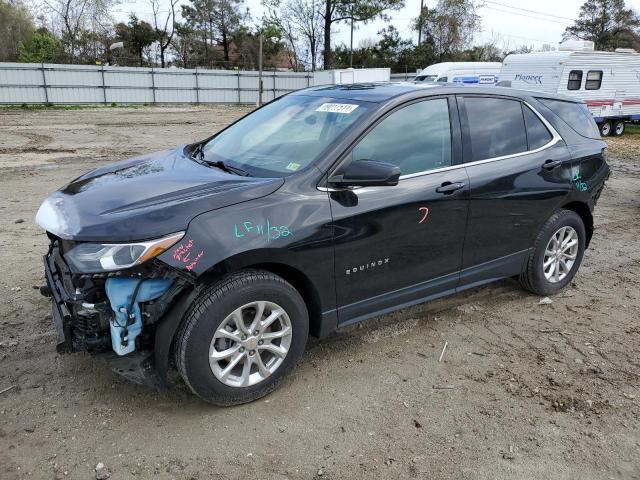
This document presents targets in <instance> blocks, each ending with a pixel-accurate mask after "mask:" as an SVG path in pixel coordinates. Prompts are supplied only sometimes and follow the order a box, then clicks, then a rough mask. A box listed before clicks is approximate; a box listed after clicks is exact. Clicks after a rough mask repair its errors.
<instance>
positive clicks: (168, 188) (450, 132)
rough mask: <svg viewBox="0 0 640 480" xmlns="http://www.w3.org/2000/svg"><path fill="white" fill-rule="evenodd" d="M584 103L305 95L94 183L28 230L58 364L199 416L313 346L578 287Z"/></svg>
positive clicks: (267, 382)
mask: <svg viewBox="0 0 640 480" xmlns="http://www.w3.org/2000/svg"><path fill="white" fill-rule="evenodd" d="M604 150H605V143H604V142H603V141H602V140H601V139H600V135H599V132H598V128H597V127H596V124H595V122H594V121H593V119H592V118H591V116H590V114H589V112H588V111H587V110H586V108H585V106H584V104H582V103H576V102H575V101H572V100H570V99H567V98H561V97H557V96H549V95H547V94H542V93H534V92H524V91H517V90H512V89H509V88H499V87H486V88H483V87H464V86H451V85H420V84H412V83H398V84H394V83H391V84H369V85H366V84H363V85H349V86H328V87H318V88H310V89H306V90H301V91H298V92H296V93H293V94H290V95H287V96H284V97H282V98H279V99H277V100H275V101H273V102H271V103H269V104H268V105H265V106H264V107H262V108H260V109H258V110H255V111H254V112H252V113H250V114H249V115H247V116H245V117H244V118H242V119H240V120H238V121H237V122H236V123H234V124H232V125H230V126H229V127H227V128H226V129H224V130H222V131H221V132H219V133H217V134H216V135H214V136H212V137H211V138H208V139H207V140H204V141H202V142H198V143H196V144H192V145H187V146H182V147H179V148H177V149H175V150H169V151H165V152H160V153H155V154H151V155H147V156H143V157H140V158H136V159H133V160H127V161H124V162H120V163H116V164H114V165H110V166H105V167H102V168H99V169H97V170H94V171H92V172H90V173H87V174H86V175H83V176H81V177H79V178H77V179H76V180H74V181H72V182H71V183H70V184H69V185H67V186H65V187H64V188H62V189H61V190H59V191H57V192H55V193H54V194H52V195H51V196H50V197H49V198H48V199H47V200H46V201H45V202H44V203H43V204H42V206H41V207H40V210H39V212H38V215H37V221H38V223H39V224H40V225H41V226H42V227H44V228H45V229H46V230H47V232H48V235H49V237H50V239H51V245H50V248H49V252H48V253H47V255H46V256H45V257H44V264H45V271H46V278H47V286H46V287H43V288H42V291H43V293H44V294H45V295H49V296H51V297H52V299H53V319H54V323H55V326H56V328H57V330H58V334H59V344H58V349H59V351H89V352H91V353H93V354H96V355H101V356H105V357H108V359H109V361H110V362H111V363H112V366H113V368H114V369H115V370H116V371H117V372H119V373H121V374H123V375H125V376H126V377H128V378H130V379H131V380H134V381H137V382H141V383H147V384H151V385H154V386H156V387H162V386H164V385H165V384H166V382H167V370H168V365H169V358H170V357H173V358H174V359H175V364H176V367H177V370H178V371H179V373H180V374H181V376H182V378H183V379H184V381H185V382H186V384H187V385H188V386H189V387H190V388H191V390H193V392H195V393H196V394H197V395H199V396H200V397H202V398H203V399H205V400H207V401H209V402H212V403H215V404H218V405H231V404H237V403H242V402H247V401H251V400H254V399H256V398H259V397H260V396H262V395H265V394H267V393H268V392H270V391H271V390H273V389H274V388H275V387H276V386H277V384H278V383H279V382H280V380H281V379H282V378H283V377H284V376H285V375H286V374H287V373H289V372H290V371H291V369H292V368H293V367H294V365H295V363H296V362H297V360H298V359H299V358H300V357H301V356H302V354H303V351H304V349H305V344H306V343H307V336H308V334H309V333H310V334H312V335H315V336H318V337H322V336H325V335H327V334H329V333H331V332H333V331H335V330H336V329H339V328H340V327H343V326H345V325H349V324H353V323H355V322H359V321H361V320H364V319H366V318H369V317H372V316H375V315H380V314H384V313H387V312H391V311H393V310H396V309H399V308H403V307H407V306H409V305H414V304H417V303H421V302H425V301H427V300H430V299H433V298H436V297H441V296H443V295H448V294H451V293H455V292H460V291H462V290H464V289H467V288H470V287H476V286H478V285H482V284H485V283H488V282H492V281H494V280H498V279H501V278H505V277H517V278H519V279H520V281H521V283H522V285H523V286H524V287H525V288H526V289H528V290H530V291H532V292H535V293H537V294H540V295H550V294H554V293H556V292H558V291H559V290H560V289H562V288H563V287H565V286H566V285H567V284H568V283H569V282H570V281H571V279H572V278H573V277H574V275H575V274H576V271H577V270H578V267H579V266H580V262H581V260H582V256H583V253H584V250H585V248H586V247H587V246H588V244H589V240H590V238H591V235H592V231H593V216H592V211H593V208H594V205H595V203H596V201H597V199H598V196H599V195H600V192H601V191H602V188H603V186H604V182H605V180H606V179H607V178H608V175H609V167H608V166H607V164H606V162H605V160H604V156H603V154H604Z"/></svg>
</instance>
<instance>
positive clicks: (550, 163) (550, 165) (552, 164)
mask: <svg viewBox="0 0 640 480" xmlns="http://www.w3.org/2000/svg"><path fill="white" fill-rule="evenodd" d="M560 165H562V162H561V161H560V160H547V161H546V162H544V163H543V164H542V168H544V169H545V170H553V169H554V168H556V167H559V166H560Z"/></svg>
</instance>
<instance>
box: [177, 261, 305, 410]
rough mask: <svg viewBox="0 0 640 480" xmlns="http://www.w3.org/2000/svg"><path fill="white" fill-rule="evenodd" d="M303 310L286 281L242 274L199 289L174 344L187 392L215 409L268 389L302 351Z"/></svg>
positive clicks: (254, 273)
mask: <svg viewBox="0 0 640 480" xmlns="http://www.w3.org/2000/svg"><path fill="white" fill-rule="evenodd" d="M308 331H309V320H308V313H307V308H306V305H305V303H304V301H303V299H302V297H301V296H300V294H299V293H298V291H297V290H296V289H295V288H293V286H291V285H290V284H289V283H288V282H286V281H285V280H284V279H282V278H281V277H278V276H277V275H274V274H272V273H269V272H264V271H258V270H247V271H242V272H238V273H235V274H232V275H230V276H229V277H227V278H226V279H223V280H222V281H220V282H218V283H216V284H215V285H212V286H211V287H209V288H208V289H206V290H204V291H203V292H202V294H201V295H200V296H199V297H198V299H197V300H196V302H195V303H194V306H193V307H192V308H191V309H190V311H189V312H188V313H187V315H186V318H185V320H184V322H183V325H182V327H181V329H180V331H179V333H178V337H177V340H176V349H175V350H176V364H177V366H178V370H179V372H180V374H181V376H182V378H183V379H184V381H185V383H186V384H187V385H188V386H189V388H191V390H192V391H193V392H194V393H195V394H196V395H198V396H199V397H201V398H202V399H204V400H206V401H207V402H210V403H213V404H215V405H236V404H240V403H246V402H250V401H252V400H255V399H257V398H260V397H262V396H264V395H266V394H268V393H269V392H271V391H272V390H274V389H275V388H276V387H277V386H278V384H279V383H280V381H281V380H282V379H283V378H284V377H285V376H286V375H287V374H288V373H289V372H290V371H291V370H292V369H293V367H294V366H295V364H296V362H297V361H298V360H299V359H300V357H301V356H302V354H303V352H304V348H305V345H306V342H307V336H308Z"/></svg>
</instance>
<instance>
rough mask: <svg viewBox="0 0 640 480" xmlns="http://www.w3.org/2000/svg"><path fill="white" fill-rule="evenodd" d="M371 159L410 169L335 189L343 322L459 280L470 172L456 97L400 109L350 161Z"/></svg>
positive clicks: (333, 203) (332, 199) (337, 267)
mask: <svg viewBox="0 0 640 480" xmlns="http://www.w3.org/2000/svg"><path fill="white" fill-rule="evenodd" d="M452 126H453V128H452ZM365 159H366V160H376V161H381V162H386V163H391V164H394V165H397V166H398V167H399V168H400V171H401V174H402V176H401V179H400V181H399V183H398V185H396V186H385V187H367V188H355V189H345V190H339V191H331V192H330V194H329V197H330V204H331V213H332V216H333V222H334V232H335V233H334V235H335V237H334V245H335V272H336V296H337V304H338V317H339V323H340V324H345V323H350V322H353V321H357V320H359V319H362V318H364V317H367V316H370V315H372V314H375V313H381V312H383V311H385V309H392V308H394V307H396V306H398V305H405V304H406V305H408V304H411V303H417V302H418V301H420V300H421V299H424V298H425V297H428V296H430V295H432V294H435V293H437V292H442V291H447V290H451V289H453V288H455V286H456V283H457V280H458V273H459V270H460V265H461V261H462V246H463V242H464V234H465V225H466V217H467V203H468V200H467V192H468V179H467V174H466V172H465V169H464V167H463V166H462V165H461V160H462V159H461V149H460V140H459V123H458V118H457V110H456V108H455V99H453V98H446V97H440V98H434V99H429V100H421V101H418V102H414V103H411V104H409V105H405V106H402V107H400V108H397V109H396V110H394V111H392V112H391V113H390V114H388V115H387V116H385V117H384V118H383V119H382V120H380V121H379V123H377V125H376V126H375V127H373V128H372V129H371V130H370V131H369V132H368V133H367V134H366V135H365V136H364V137H363V138H362V139H361V140H360V141H359V142H358V143H357V145H356V146H355V147H354V148H353V150H352V151H351V152H350V153H349V156H348V159H347V163H348V162H349V161H357V160H365ZM345 165H346V163H343V165H342V166H341V167H340V168H343V167H344V166H345Z"/></svg>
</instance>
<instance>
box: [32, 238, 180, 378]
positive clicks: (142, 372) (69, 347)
mask: <svg viewBox="0 0 640 480" xmlns="http://www.w3.org/2000/svg"><path fill="white" fill-rule="evenodd" d="M49 237H50V239H51V244H50V246H49V251H48V252H47V254H46V255H45V256H44V269H45V274H46V280H47V285H46V286H45V287H42V288H41V292H42V293H43V295H45V296H48V297H51V299H52V316H53V322H54V324H55V327H56V330H57V333H58V344H57V350H58V352H60V353H65V352H89V353H90V354H92V355H96V356H100V357H102V358H104V359H106V360H107V361H108V362H109V363H110V365H111V367H112V368H113V370H114V371H116V372H117V373H119V374H121V375H123V376H125V377H127V378H128V379H129V380H131V381H134V382H136V383H139V384H146V385H150V386H152V387H154V388H158V389H160V388H163V387H164V383H165V379H166V361H163V362H161V363H162V364H163V365H162V366H161V367H162V371H160V372H159V371H158V368H157V363H158V362H157V361H156V359H155V358H154V350H155V347H156V345H157V339H156V330H157V327H158V325H159V323H161V321H162V320H163V319H164V318H165V317H166V316H167V314H168V312H169V311H170V309H171V307H172V306H173V305H174V304H175V303H176V301H177V300H178V298H179V297H180V295H182V294H184V293H185V290H188V289H190V287H191V285H190V283H189V281H188V280H187V279H185V278H183V276H182V275H181V274H180V273H179V272H177V271H176V270H174V269H172V268H171V267H169V266H167V265H166V264H164V263H163V262H160V261H159V260H156V259H155V257H156V256H157V255H159V254H160V253H162V252H163V251H165V250H166V249H167V248H169V247H170V246H171V245H173V244H174V243H175V242H177V241H179V240H180V238H182V233H180V234H174V235H171V236H168V237H165V238H163V239H160V240H156V241H154V242H140V243H136V244H126V250H127V252H122V251H120V250H123V248H122V247H125V244H107V245H105V244H92V243H85V242H74V241H72V240H66V239H62V238H60V237H57V236H54V235H52V234H49ZM151 244H152V245H151ZM145 255H146V256H145ZM120 267H122V268H121V269H120Z"/></svg>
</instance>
